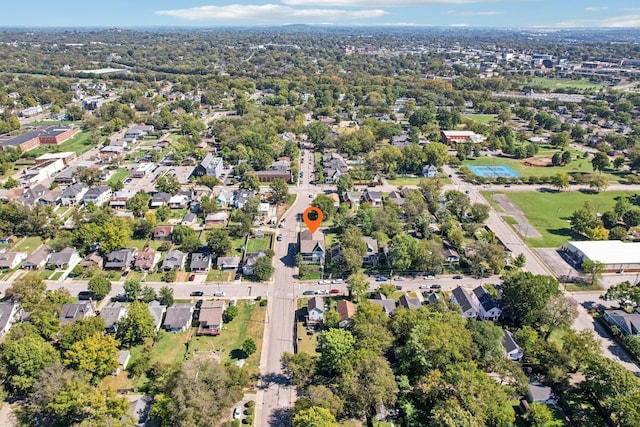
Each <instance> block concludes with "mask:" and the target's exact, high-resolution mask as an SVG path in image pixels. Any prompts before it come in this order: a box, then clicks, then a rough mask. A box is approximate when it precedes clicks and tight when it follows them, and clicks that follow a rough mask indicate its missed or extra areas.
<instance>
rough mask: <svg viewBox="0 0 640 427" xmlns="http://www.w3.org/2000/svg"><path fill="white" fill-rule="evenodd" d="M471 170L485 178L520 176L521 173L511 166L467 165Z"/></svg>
mask: <svg viewBox="0 0 640 427" xmlns="http://www.w3.org/2000/svg"><path fill="white" fill-rule="evenodd" d="M467 167H468V168H469V169H470V170H471V172H473V173H474V174H476V175H478V176H481V177H483V178H498V177H504V178H520V175H518V173H517V172H516V171H514V170H513V169H511V168H510V167H509V166H476V165H469V166H467Z"/></svg>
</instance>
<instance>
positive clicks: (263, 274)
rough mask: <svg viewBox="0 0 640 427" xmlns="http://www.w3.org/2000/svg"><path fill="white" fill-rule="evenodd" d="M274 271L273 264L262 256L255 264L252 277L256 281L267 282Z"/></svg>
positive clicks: (266, 257) (268, 258)
mask: <svg viewBox="0 0 640 427" xmlns="http://www.w3.org/2000/svg"><path fill="white" fill-rule="evenodd" d="M274 271H275V269H274V268H273V264H272V262H271V258H270V257H268V256H263V257H260V258H258V260H257V261H256V264H255V265H254V267H253V276H254V277H255V278H256V280H258V281H261V282H264V281H266V280H269V279H270V278H271V276H272V275H273V272H274Z"/></svg>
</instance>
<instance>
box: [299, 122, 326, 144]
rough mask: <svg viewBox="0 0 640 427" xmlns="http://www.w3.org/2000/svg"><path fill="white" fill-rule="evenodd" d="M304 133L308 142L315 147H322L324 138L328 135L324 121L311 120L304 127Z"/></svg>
mask: <svg viewBox="0 0 640 427" xmlns="http://www.w3.org/2000/svg"><path fill="white" fill-rule="evenodd" d="M305 133H306V134H307V138H308V139H309V142H311V143H312V144H313V145H315V146H316V147H317V148H322V146H323V145H324V141H325V139H326V138H327V136H328V135H329V130H328V129H327V127H326V126H325V124H324V123H322V122H319V121H313V122H311V123H309V124H308V125H307V126H306V127H305Z"/></svg>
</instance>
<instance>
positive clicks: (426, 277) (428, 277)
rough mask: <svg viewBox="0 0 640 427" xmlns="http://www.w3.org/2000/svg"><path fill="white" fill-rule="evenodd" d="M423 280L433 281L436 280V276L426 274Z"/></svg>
mask: <svg viewBox="0 0 640 427" xmlns="http://www.w3.org/2000/svg"><path fill="white" fill-rule="evenodd" d="M423 278H424V280H433V279H435V278H436V276H434V275H433V274H427V275H426V276H423Z"/></svg>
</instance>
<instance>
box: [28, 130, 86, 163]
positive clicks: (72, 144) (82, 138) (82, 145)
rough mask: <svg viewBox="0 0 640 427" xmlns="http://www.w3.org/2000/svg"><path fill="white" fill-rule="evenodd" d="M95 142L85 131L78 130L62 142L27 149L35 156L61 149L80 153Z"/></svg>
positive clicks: (84, 151) (60, 150)
mask: <svg viewBox="0 0 640 427" xmlns="http://www.w3.org/2000/svg"><path fill="white" fill-rule="evenodd" d="M95 145H96V144H94V143H92V142H91V141H90V140H89V134H88V133H86V132H78V133H77V134H76V135H75V136H74V137H73V138H71V139H70V140H68V141H65V142H63V143H62V144H60V145H47V146H40V147H37V148H34V149H33V150H29V155H30V156H31V155H33V156H35V157H38V156H41V155H42V154H44V153H51V152H62V151H74V152H75V153H76V154H78V155H80V154H83V153H86V152H87V151H89V150H91V149H92V148H93V147H95Z"/></svg>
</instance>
